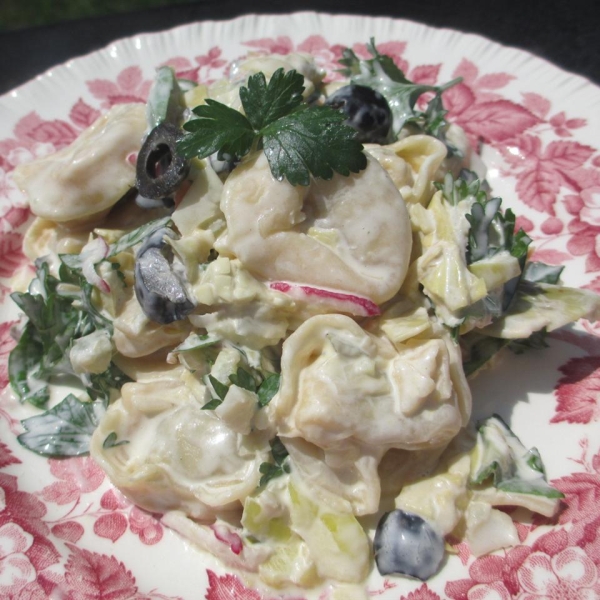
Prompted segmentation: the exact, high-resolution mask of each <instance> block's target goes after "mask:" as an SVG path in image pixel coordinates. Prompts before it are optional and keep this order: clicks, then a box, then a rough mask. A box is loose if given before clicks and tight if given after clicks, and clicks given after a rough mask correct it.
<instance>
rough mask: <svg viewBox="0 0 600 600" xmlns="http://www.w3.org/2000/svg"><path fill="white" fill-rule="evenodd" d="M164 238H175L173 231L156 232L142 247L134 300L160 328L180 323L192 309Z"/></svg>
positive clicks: (136, 266) (139, 252)
mask: <svg viewBox="0 0 600 600" xmlns="http://www.w3.org/2000/svg"><path fill="white" fill-rule="evenodd" d="M165 235H167V236H169V237H171V238H174V237H175V234H174V232H173V230H171V229H169V228H163V229H159V230H158V231H156V232H155V233H153V234H152V235H151V236H150V237H149V238H148V239H147V240H146V241H145V242H144V243H143V245H142V246H141V248H140V249H139V251H138V253H137V257H136V262H135V295H136V297H137V300H138V302H139V303H140V306H141V307H142V310H143V311H144V314H145V315H146V316H147V317H148V318H149V319H151V320H152V321H156V322H157V323H161V324H162V325H166V324H168V323H172V322H173V321H179V320H181V319H183V318H185V317H186V315H188V314H189V313H190V312H191V311H192V310H193V309H194V303H193V302H192V301H191V300H190V299H189V298H188V295H187V293H186V291H185V283H184V280H183V276H182V275H179V274H178V273H176V272H175V270H174V269H173V251H172V249H171V247H170V246H169V245H168V244H167V243H166V242H165V241H164V236H165Z"/></svg>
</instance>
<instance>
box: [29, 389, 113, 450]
mask: <svg viewBox="0 0 600 600" xmlns="http://www.w3.org/2000/svg"><path fill="white" fill-rule="evenodd" d="M105 410H106V408H105V404H104V403H103V402H100V401H96V402H81V401H80V400H78V399H77V398H76V397H75V396H74V395H73V394H69V395H68V396H67V397H66V398H65V399H64V400H63V401H62V402H60V403H59V404H57V405H56V406H55V407H53V408H51V409H50V410H48V411H46V412H45V413H43V414H41V415H36V416H35V417H29V418H28V419H24V420H23V421H22V424H23V427H25V433H22V434H21V435H19V436H18V437H17V439H18V441H19V443H20V444H21V445H22V446H25V447H26V448H28V449H29V450H33V452H36V453H37V454H41V455H42V456H57V457H58V456H80V455H82V454H86V453H88V452H89V449H90V438H91V436H92V434H93V433H94V431H95V429H96V427H98V423H99V421H100V417H101V416H102V415H103V414H104V411H105Z"/></svg>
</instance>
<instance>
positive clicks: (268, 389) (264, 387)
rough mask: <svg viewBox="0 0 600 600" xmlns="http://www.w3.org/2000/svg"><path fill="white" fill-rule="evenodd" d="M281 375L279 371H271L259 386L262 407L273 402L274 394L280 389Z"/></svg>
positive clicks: (259, 399) (259, 398) (259, 401)
mask: <svg viewBox="0 0 600 600" xmlns="http://www.w3.org/2000/svg"><path fill="white" fill-rule="evenodd" d="M280 381H281V375H279V373H270V374H269V375H267V376H266V377H265V378H264V380H263V382H262V383H261V384H260V386H259V388H258V392H257V393H258V404H259V406H261V407H264V406H266V405H267V404H269V402H271V400H272V399H273V396H275V394H276V393H277V392H278V391H279V383H280Z"/></svg>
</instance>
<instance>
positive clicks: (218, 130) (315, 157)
mask: <svg viewBox="0 0 600 600" xmlns="http://www.w3.org/2000/svg"><path fill="white" fill-rule="evenodd" d="M303 91H304V77H303V76H302V75H301V74H300V73H297V72H296V71H294V70H291V71H287V72H284V70H283V69H277V71H275V73H273V76H272V77H271V79H270V80H269V82H268V83H267V81H266V78H265V75H264V74H263V73H257V74H255V75H252V76H251V77H250V78H249V79H248V85H247V86H242V87H241V88H240V100H241V102H242V107H243V109H244V113H245V114H242V113H241V112H239V111H237V110H235V109H233V108H230V107H228V106H226V105H225V104H221V103H220V102H217V101H216V100H211V99H207V100H206V104H205V105H201V106H197V107H196V108H194V111H193V112H194V114H195V115H196V117H197V118H196V119H191V120H190V121H188V122H187V123H185V124H184V129H186V130H187V131H188V132H189V135H187V136H186V137H184V139H183V140H181V141H180V142H179V144H178V146H177V148H178V150H179V152H181V154H183V155H184V156H186V157H188V158H192V157H194V156H197V157H199V158H205V157H207V156H210V155H211V154H214V153H215V152H217V153H218V158H219V159H223V157H224V156H225V155H229V156H235V157H237V158H241V157H243V156H245V155H246V154H248V153H249V152H250V151H251V150H260V149H262V150H264V153H265V155H266V157H267V160H268V162H269V166H270V168H271V172H272V173H273V176H274V177H275V178H276V179H277V180H279V181H281V180H283V179H284V178H286V179H287V180H288V181H289V182H290V183H291V184H292V185H305V186H306V185H309V183H310V178H311V175H312V176H313V177H320V178H322V179H331V178H332V177H333V173H334V171H335V172H337V173H340V174H341V175H346V176H347V175H349V174H350V173H351V172H352V173H357V172H359V171H360V170H362V169H364V168H365V167H366V166H367V158H366V156H365V155H364V153H363V151H362V144H361V143H360V142H358V141H357V140H356V139H355V136H356V132H355V130H354V129H353V128H352V127H350V126H348V125H345V124H344V123H343V121H344V120H345V116H344V115H343V114H341V113H340V112H339V111H337V110H335V109H333V108H330V107H327V106H309V105H308V104H304V103H303V102H302V92H303Z"/></svg>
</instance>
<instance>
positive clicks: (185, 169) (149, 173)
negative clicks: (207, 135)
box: [136, 123, 190, 199]
mask: <svg viewBox="0 0 600 600" xmlns="http://www.w3.org/2000/svg"><path fill="white" fill-rule="evenodd" d="M183 135H184V134H183V132H182V131H181V130H180V129H179V127H177V126H176V125H172V124H171V123H161V124H160V125H157V126H156V127H155V128H154V129H153V130H152V131H151V132H150V133H149V134H148V137H147V138H146V141H145V142H144V144H143V145H142V148H141V149H140V152H139V154H138V158H137V164H136V187H137V189H138V191H139V193H140V194H141V195H142V196H143V197H145V198H151V199H160V198H166V197H169V196H172V195H173V194H174V193H175V191H177V188H178V187H179V186H180V185H181V184H182V183H183V181H184V179H185V178H186V177H187V175H188V173H189V170H190V162H189V160H187V159H186V158H184V157H183V156H181V154H178V153H177V142H178V141H179V140H180V139H181V137H182V136H183Z"/></svg>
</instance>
